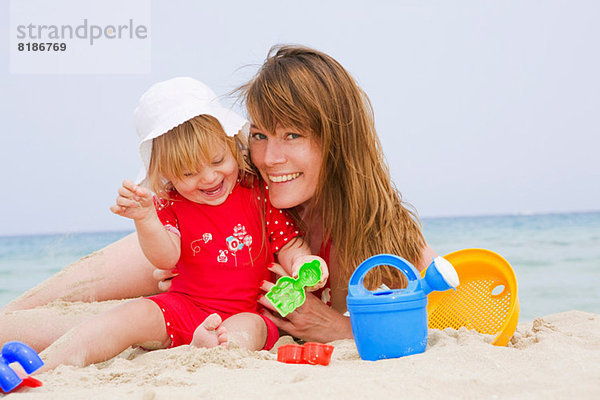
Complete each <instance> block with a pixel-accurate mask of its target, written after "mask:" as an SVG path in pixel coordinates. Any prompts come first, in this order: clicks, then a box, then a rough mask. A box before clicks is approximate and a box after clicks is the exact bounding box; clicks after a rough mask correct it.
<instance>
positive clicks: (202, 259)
mask: <svg viewBox="0 0 600 400" xmlns="http://www.w3.org/2000/svg"><path fill="white" fill-rule="evenodd" d="M257 186H258V185H254V187H253V188H247V187H244V186H242V185H240V184H239V183H237V184H236V186H235V187H234V189H233V191H232V192H231V194H230V195H229V196H228V197H227V199H226V200H225V202H224V203H223V204H221V205H219V206H210V205H204V204H197V203H194V202H191V201H189V200H186V199H185V198H184V197H182V196H181V195H179V194H178V193H177V192H171V193H169V196H170V197H171V200H169V201H167V200H164V199H160V200H159V199H157V198H155V206H156V210H157V213H158V217H159V219H160V220H161V222H162V223H163V225H164V226H165V227H166V229H168V230H170V231H171V232H174V233H176V234H177V235H179V236H180V237H181V256H180V258H179V261H178V262H177V272H178V274H179V275H177V276H176V277H174V278H173V280H172V284H171V288H170V290H169V292H168V293H162V294H159V295H157V296H152V297H150V299H151V300H153V301H154V302H156V303H157V304H158V305H159V306H160V307H161V310H162V312H163V315H164V317H165V324H166V327H167V333H168V334H169V336H170V337H171V340H172V346H178V345H182V344H189V343H190V341H191V339H192V335H193V332H194V330H195V329H196V327H197V326H198V325H199V324H200V323H201V322H202V321H203V320H204V319H205V318H206V316H208V315H209V314H211V313H215V312H216V313H218V314H219V315H221V318H222V319H223V320H225V319H227V318H228V317H230V316H231V315H234V314H238V313H241V312H251V313H256V314H259V313H258V310H259V303H257V299H258V297H259V295H260V294H261V293H262V292H261V291H260V289H259V287H260V284H261V282H262V281H263V280H272V279H271V272H270V271H268V270H267V267H268V265H269V264H270V263H271V262H273V253H276V252H277V251H278V250H279V249H281V247H283V246H285V244H286V243H288V242H289V241H290V240H292V239H293V238H294V237H296V236H298V235H299V234H300V233H299V232H298V230H297V228H296V226H295V225H294V223H293V221H292V219H291V217H290V216H289V215H288V214H287V213H286V212H284V211H282V210H279V209H276V208H274V207H273V206H271V203H270V202H269V201H268V190H267V187H266V186H265V190H264V191H263V193H261V190H260V188H259V187H257ZM263 217H264V219H263ZM263 221H264V222H263ZM259 315H260V314H259ZM265 323H266V324H267V328H268V331H269V337H268V340H267V344H266V345H265V348H267V347H268V348H270V347H272V345H273V344H274V343H275V341H276V340H277V338H278V333H277V328H276V327H275V325H274V324H273V323H272V322H271V321H270V320H269V319H268V318H266V317H265ZM270 342H272V343H270Z"/></svg>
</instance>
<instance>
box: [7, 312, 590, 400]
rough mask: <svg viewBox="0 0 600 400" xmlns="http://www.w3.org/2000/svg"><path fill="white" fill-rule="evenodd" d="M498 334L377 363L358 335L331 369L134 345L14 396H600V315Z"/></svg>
mask: <svg viewBox="0 0 600 400" xmlns="http://www.w3.org/2000/svg"><path fill="white" fill-rule="evenodd" d="M79 307H81V306H79ZM291 341H292V339H291V338H290V337H289V336H285V337H282V338H281V339H280V340H279V342H278V345H281V344H286V343H290V342H291ZM490 342H491V337H489V336H486V335H481V334H478V333H476V332H474V331H468V330H466V329H461V330H458V331H456V330H452V329H446V330H443V331H437V330H430V332H429V344H428V347H427V351H426V352H425V353H423V354H418V355H413V356H408V357H403V358H398V359H389V360H381V361H377V362H371V361H362V360H361V359H360V357H359V356H358V353H357V350H356V346H355V344H354V341H352V340H340V341H336V342H332V344H333V345H334V346H335V350H334V353H333V356H332V361H331V364H330V365H329V366H326V367H325V366H312V365H290V364H282V363H279V362H277V361H276V358H277V353H276V349H274V350H272V351H270V352H268V351H259V352H249V351H245V350H241V349H235V348H230V349H224V348H214V349H196V348H191V347H189V346H182V347H179V348H175V349H169V350H158V351H151V352H146V351H144V350H141V349H128V350H126V351H125V352H123V353H122V354H120V355H119V356H118V357H115V358H113V359H112V360H109V361H106V362H104V363H101V364H96V365H92V366H89V367H86V368H76V367H68V366H61V367H59V368H57V369H56V370H54V371H51V372H48V373H45V374H41V375H39V376H38V378H39V379H40V380H42V381H43V383H44V386H42V387H39V388H33V389H29V388H28V389H21V390H19V391H18V392H14V393H11V394H9V395H7V396H6V398H7V399H65V400H69V399H86V400H93V399H102V400H106V399H143V400H152V399H176V400H186V399H261V400H262V399H282V400H292V399H302V400H306V399H308V398H327V399H367V398H379V399H385V398H401V397H402V398H434V399H436V398H444V399H475V398H477V399H481V398H487V399H505V398H511V399H512V398H517V399H539V398H544V399H562V398H579V399H597V398H600V315H599V314H590V313H585V312H580V311H569V312H564V313H560V314H553V315H548V316H545V317H542V318H537V319H535V320H534V321H532V322H522V323H520V324H519V326H518V328H517V332H516V333H515V335H514V337H513V339H512V341H511V343H510V344H509V345H508V346H507V347H497V346H493V345H491V344H490ZM0 397H2V395H0Z"/></svg>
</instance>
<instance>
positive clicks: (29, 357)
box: [0, 342, 44, 393]
mask: <svg viewBox="0 0 600 400" xmlns="http://www.w3.org/2000/svg"><path fill="white" fill-rule="evenodd" d="M14 362H18V363H19V364H21V366H22V367H23V369H24V370H25V371H26V372H27V373H28V374H31V373H33V372H35V371H37V370H38V369H40V368H41V366H42V365H44V362H43V361H42V359H41V358H40V356H38V354H37V353H36V352H35V350H33V349H32V348H31V347H29V346H27V345H26V344H24V343H21V342H8V343H6V344H5V345H4V346H3V347H2V352H1V353H0V388H2V390H3V391H4V392H6V393H8V392H10V391H11V390H13V389H14V388H16V387H17V386H19V385H20V384H21V382H23V380H22V379H21V378H19V376H18V375H17V373H16V372H15V371H13V369H12V368H11V367H10V366H9V364H12V363H14Z"/></svg>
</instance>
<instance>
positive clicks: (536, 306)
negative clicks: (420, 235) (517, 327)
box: [0, 212, 600, 320]
mask: <svg viewBox="0 0 600 400" xmlns="http://www.w3.org/2000/svg"><path fill="white" fill-rule="evenodd" d="M422 223H423V231H424V234H425V238H426V240H427V242H428V243H429V244H430V245H431V247H432V248H433V249H434V250H435V251H436V252H437V253H438V254H441V255H444V254H447V253H450V252H452V251H456V250H460V249H464V248H473V247H477V248H484V249H489V250H492V251H495V252H496V253H499V254H500V255H502V256H503V257H504V258H505V259H506V260H507V261H508V262H509V263H510V264H511V265H512V267H513V269H514V270H515V274H516V276H517V281H518V292H519V302H520V306H521V314H520V320H532V319H533V318H535V317H538V316H543V315H547V314H552V313H556V312H562V311H568V310H574V309H575V310H582V311H588V312H594V313H600V212H593V213H574V214H548V215H511V216H487V217H447V218H423V219H422ZM128 233H129V232H102V233H69V234H54V235H38V236H11V237H0V307H2V306H4V305H5V304H7V303H8V302H9V301H10V300H11V299H13V298H15V297H17V296H18V295H19V294H21V293H23V292H24V291H25V290H27V289H29V288H32V287H34V286H35V285H36V284H38V283H40V282H41V281H43V280H44V279H46V278H48V277H49V276H51V275H52V274H54V273H56V272H57V271H59V270H61V269H62V268H63V267H65V266H67V265H68V264H70V263H72V262H74V261H76V260H78V259H79V258H81V257H83V256H86V255H88V254H90V253H91V252H93V251H96V250H99V249H100V248H102V247H104V246H106V245H108V244H110V243H112V242H114V241H115V240H117V239H119V238H122V237H124V236H125V235H127V234H128Z"/></svg>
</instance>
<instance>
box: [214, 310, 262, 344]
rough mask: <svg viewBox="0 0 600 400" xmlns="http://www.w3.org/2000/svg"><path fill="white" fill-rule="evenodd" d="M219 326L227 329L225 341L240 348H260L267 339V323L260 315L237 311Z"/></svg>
mask: <svg viewBox="0 0 600 400" xmlns="http://www.w3.org/2000/svg"><path fill="white" fill-rule="evenodd" d="M220 327H224V328H226V329H227V343H229V344H232V343H235V344H236V345H238V346H239V347H241V348H242V349H248V350H261V349H262V348H263V347H264V346H265V342H266V340H267V325H266V324H265V321H264V320H263V319H262V317H261V316H259V315H257V314H252V313H239V314H235V315H232V316H231V317H229V318H227V319H226V320H225V321H223V323H222V324H221V325H220Z"/></svg>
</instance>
